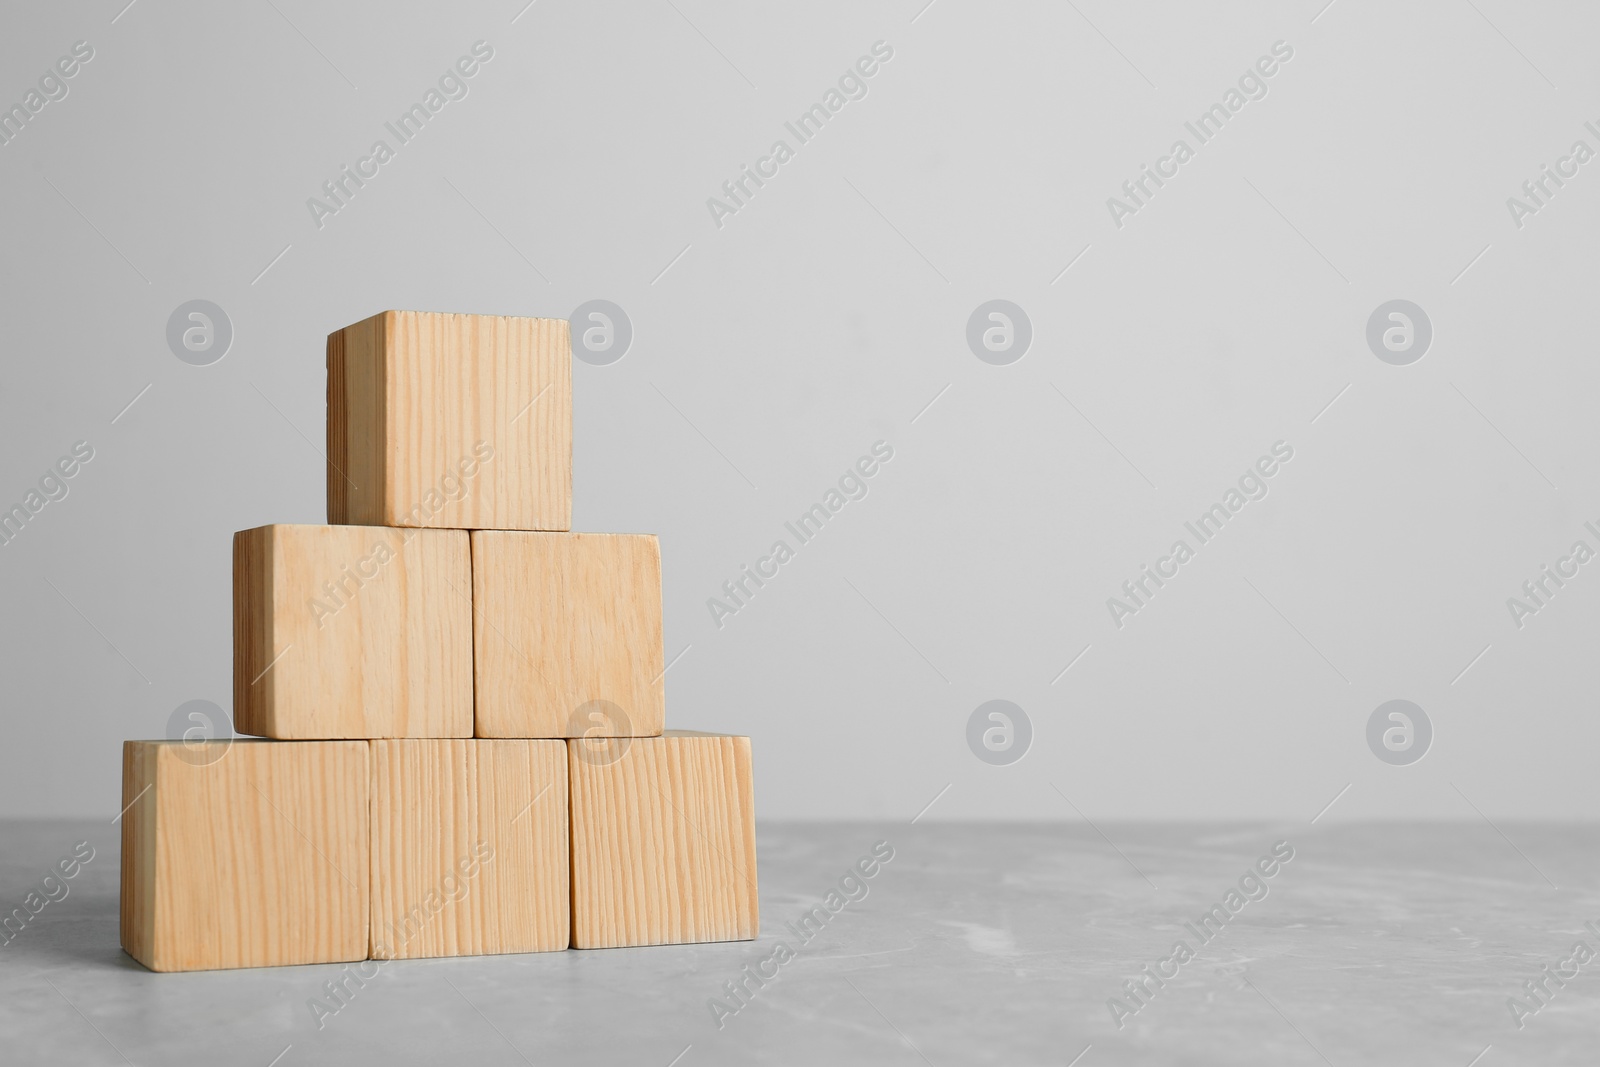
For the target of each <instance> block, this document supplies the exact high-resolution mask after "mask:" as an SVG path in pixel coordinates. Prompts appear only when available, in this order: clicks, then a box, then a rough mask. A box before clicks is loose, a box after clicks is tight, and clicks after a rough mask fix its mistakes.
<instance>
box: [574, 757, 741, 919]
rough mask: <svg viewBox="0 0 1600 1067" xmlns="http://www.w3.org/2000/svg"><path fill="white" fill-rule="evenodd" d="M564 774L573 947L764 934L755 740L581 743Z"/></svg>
mask: <svg viewBox="0 0 1600 1067" xmlns="http://www.w3.org/2000/svg"><path fill="white" fill-rule="evenodd" d="M567 765H568V768H569V771H570V774H571V779H572V799H571V805H572V947H573V948H615V947H619V946H624V945H672V944H686V943H689V942H696V941H746V940H750V939H753V938H754V937H755V936H756V935H757V933H758V932H759V920H758V915H757V903H756V844H755V807H754V790H753V788H752V785H751V767H750V739H749V738H748V737H733V736H728V735H725V734H702V733H694V732H692V731H687V730H668V731H667V732H666V733H665V734H663V735H662V736H660V737H636V738H631V739H616V740H612V741H606V742H601V741H592V740H586V739H585V740H572V741H568V742H567Z"/></svg>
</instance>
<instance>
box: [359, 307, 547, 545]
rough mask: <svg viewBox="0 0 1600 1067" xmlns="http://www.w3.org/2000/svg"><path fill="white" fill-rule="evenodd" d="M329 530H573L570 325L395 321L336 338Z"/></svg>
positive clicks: (374, 321) (418, 315)
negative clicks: (355, 526)
mask: <svg viewBox="0 0 1600 1067" xmlns="http://www.w3.org/2000/svg"><path fill="white" fill-rule="evenodd" d="M327 454H328V521H329V522H331V523H365V524H372V525H381V526H433V527H451V528H457V529H490V530H566V529H569V528H571V526H572V349H571V341H570V334H569V330H568V325H567V322H566V320H564V319H534V318H513V317H508V316H499V315H455V314H445V313H438V312H421V311H385V312H383V313H381V314H379V315H375V316H373V317H372V318H370V319H366V320H364V321H362V322H358V323H355V324H354V325H352V326H347V327H345V328H344V329H343V330H340V331H338V332H337V333H334V334H332V335H330V336H329V338H328V453H327Z"/></svg>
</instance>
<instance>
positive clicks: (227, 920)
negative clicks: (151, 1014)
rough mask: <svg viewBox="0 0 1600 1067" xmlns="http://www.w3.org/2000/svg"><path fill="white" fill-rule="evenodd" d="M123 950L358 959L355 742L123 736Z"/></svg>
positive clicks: (363, 747) (362, 833) (361, 845)
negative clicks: (137, 738)
mask: <svg viewBox="0 0 1600 1067" xmlns="http://www.w3.org/2000/svg"><path fill="white" fill-rule="evenodd" d="M122 794H123V795H122V802H123V806H124V808H123V814H122V905H121V932H122V946H123V948H125V949H126V950H127V952H128V954H129V955H130V956H132V957H133V958H134V959H136V960H138V961H139V962H140V963H142V964H144V965H145V966H146V967H148V968H150V969H151V970H152V971H196V970H211V969H217V968H229V967H271V966H280V965H284V964H294V963H345V962H349V961H353V960H362V959H366V957H367V926H368V883H367V856H368V836H367V798H368V771H367V742H365V741H299V742H278V741H257V740H249V739H241V740H237V741H233V742H227V741H211V742H204V743H190V742H184V741H129V742H126V743H125V744H124V746H123V771H122Z"/></svg>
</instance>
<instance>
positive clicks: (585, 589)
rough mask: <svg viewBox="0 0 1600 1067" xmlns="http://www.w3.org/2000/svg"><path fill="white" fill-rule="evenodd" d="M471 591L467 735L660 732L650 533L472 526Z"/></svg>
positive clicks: (654, 553) (657, 565)
mask: <svg viewBox="0 0 1600 1067" xmlns="http://www.w3.org/2000/svg"><path fill="white" fill-rule="evenodd" d="M472 595H473V609H474V618H473V651H474V656H475V659H474V664H473V670H474V675H475V680H476V689H477V714H476V719H475V730H476V732H477V736H479V737H584V736H617V735H634V736H653V735H657V734H660V733H661V727H662V719H663V716H664V713H665V696H664V693H665V689H664V688H663V678H662V675H663V666H662V659H663V652H662V644H661V546H660V545H659V544H658V543H657V541H656V539H655V538H654V537H653V536H651V535H649V534H590V533H518V532H505V531H495V530H474V531H473V532H472Z"/></svg>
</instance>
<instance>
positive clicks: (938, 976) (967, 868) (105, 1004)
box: [0, 822, 1600, 1067]
mask: <svg viewBox="0 0 1600 1067" xmlns="http://www.w3.org/2000/svg"><path fill="white" fill-rule="evenodd" d="M1100 830H1103V831H1104V832H1105V835H1106V837H1105V838H1103V837H1102V836H1101V835H1100V834H1099V833H1098V832H1096V831H1095V830H1094V829H1092V828H1090V827H1089V826H1087V825H1084V824H1082V823H1073V824H1064V825H1049V824H1031V825H1030V824H1007V825H994V824H990V825H973V824H938V823H932V824H930V823H923V824H919V825H915V826H910V825H905V824H900V825H887V824H883V825H877V824H868V823H861V824H826V825H792V824H791V825H771V824H763V825H762V826H761V827H760V828H759V831H758V852H759V862H760V882H761V919H762V936H761V938H760V940H759V941H756V942H743V943H732V944H721V945H696V946H688V947H679V948H648V949H610V950H601V951H591V952H563V953H548V954H541V955H527V956H502V957H480V958H471V959H449V960H418V961H401V962H396V963H388V964H384V965H383V967H382V968H381V969H380V970H379V972H378V973H377V975H376V976H375V977H372V978H371V979H370V980H368V981H367V982H366V984H365V985H364V986H361V987H359V988H357V987H355V986H354V983H351V984H350V988H352V989H354V990H355V991H354V993H353V994H349V995H347V1001H346V1003H345V1004H344V1005H343V1006H341V1007H340V1008H339V1010H338V1012H337V1013H335V1014H331V1015H324V1017H323V1018H321V1020H320V1026H319V1020H318V1018H317V1017H316V1015H314V1014H313V1012H312V1010H311V1009H310V1008H309V1007H308V1001H310V1000H311V999H313V998H318V997H322V998H324V999H325V1000H326V994H325V993H324V983H325V982H327V981H329V980H330V979H334V978H336V977H339V976H341V975H342V973H343V971H344V968H343V967H341V966H315V967H284V968H273V969H268V970H256V971H232V972H209V973H198V974H175V975H158V974H151V973H149V972H147V971H145V970H144V969H143V968H142V967H140V966H139V965H138V964H136V963H134V962H133V961H132V960H131V959H129V958H128V957H127V956H125V955H123V954H122V952H121V950H120V949H119V948H118V946H117V864H118V859H117V830H116V827H113V826H110V825H109V824H107V823H105V822H96V823H80V822H26V823H23V822H11V823H3V824H0V904H3V906H4V910H5V911H7V912H9V911H10V909H11V908H13V907H18V906H21V905H22V903H23V900H24V897H25V896H26V895H27V893H28V892H29V890H30V889H31V888H32V887H34V886H36V885H37V884H38V882H39V881H40V879H41V878H43V876H44V875H45V874H46V873H48V871H49V868H50V867H51V866H52V865H53V864H54V863H55V861H56V860H57V859H59V858H60V857H62V856H64V855H67V854H68V853H70V852H71V850H72V846H73V845H74V844H75V843H76V842H78V841H80V840H88V841H89V842H91V843H92V844H93V846H94V848H95V850H96V854H95V858H94V859H93V860H92V861H91V862H90V863H89V864H88V865H87V866H86V867H85V868H84V869H83V871H82V872H81V873H80V874H79V875H78V876H77V877H76V878H75V879H73V880H72V881H71V882H70V883H68V884H69V887H70V890H69V893H68V895H67V896H66V897H65V898H64V899H62V900H60V901H58V902H54V903H50V904H48V905H47V906H46V907H45V908H44V909H43V911H42V912H41V913H40V914H39V915H38V917H37V918H35V919H34V920H32V921H31V922H29V923H28V924H27V925H26V926H25V927H24V928H23V929H22V931H21V933H20V934H18V935H17V936H16V937H15V938H14V939H13V940H12V941H11V942H10V943H8V944H4V945H0V1061H3V1062H5V1063H7V1064H9V1063H18V1064H36V1063H37V1064H43V1063H73V1064H80V1065H84V1067H92V1065H96V1064H102V1063H103V1064H121V1063H125V1062H129V1063H133V1064H138V1065H141V1067H143V1065H145V1064H164V1065H182V1064H206V1065H212V1064H219V1063H227V1064H241V1065H247V1067H267V1065H268V1064H270V1063H273V1062H274V1057H278V1056H280V1054H281V1059H278V1060H277V1061H276V1065H277V1067H296V1065H299V1064H376V1063H420V1062H444V1061H449V1062H471V1063H485V1064H496V1063H505V1064H515V1063H523V1062H531V1063H545V1062H550V1063H599V1064H626V1065H637V1067H667V1065H668V1064H675V1065H676V1067H696V1065H699V1064H720V1063H726V1064H752V1063H774V1064H776V1063H784V1064H804V1063H827V1064H830V1065H841V1064H854V1063H871V1064H907V1065H910V1064H918V1063H928V1064H934V1065H937V1067H946V1065H955V1064H971V1063H994V1064H1007V1065H1013V1064H1033V1063H1039V1064H1061V1065H1064V1064H1068V1063H1069V1062H1072V1061H1073V1059H1074V1057H1077V1056H1079V1054H1080V1053H1082V1057H1081V1059H1079V1060H1077V1063H1078V1065H1079V1067H1100V1065H1105V1064H1196V1065H1199V1064H1219V1065H1220V1064H1227V1065H1230V1067H1232V1065H1238V1064H1255V1063H1260V1064H1275V1065H1278V1064H1325V1063H1331V1064H1337V1065H1344V1064H1357V1063H1366V1064H1373V1063H1377V1064H1391V1063H1392V1064H1406V1065H1414V1064H1440V1065H1445V1067H1467V1065H1468V1064H1469V1062H1471V1061H1473V1058H1474V1057H1475V1056H1479V1055H1480V1053H1482V1059H1480V1060H1478V1061H1477V1063H1478V1065H1479V1067H1504V1065H1510V1064H1529V1065H1532V1064H1539V1065H1551V1064H1565V1063H1574V1064H1576V1063H1585V1064H1588V1063H1595V1062H1600V959H1596V960H1595V961H1594V962H1593V963H1591V964H1589V965H1588V966H1586V967H1584V968H1583V969H1582V970H1581V971H1580V972H1579V974H1578V976H1577V977H1575V978H1572V979H1571V980H1570V981H1569V982H1568V983H1567V985H1566V987H1565V988H1564V989H1561V990H1559V991H1558V992H1557V993H1556V995H1555V996H1554V997H1553V998H1552V999H1551V1002H1550V1004H1549V1005H1548V1006H1547V1007H1544V1008H1543V1009H1542V1010H1541V1011H1540V1012H1539V1013H1538V1014H1537V1015H1535V1016H1532V1017H1530V1018H1528V1019H1526V1020H1525V1023H1526V1025H1525V1027H1524V1028H1523V1029H1521V1030H1520V1031H1519V1029H1518V1028H1517V1026H1516V1024H1515V1023H1514V1022H1513V1020H1512V1017H1511V1014H1510V1012H1509V1011H1508V1010H1507V1008H1506V999H1507V997H1509V996H1512V995H1514V994H1518V993H1520V989H1521V984H1522V982H1523V981H1524V980H1525V979H1529V978H1535V977H1537V976H1538V975H1539V972H1540V967H1541V965H1542V964H1544V963H1550V964H1552V965H1555V963H1556V962H1557V961H1558V960H1559V959H1562V958H1564V957H1565V956H1567V955H1568V950H1569V949H1570V948H1571V946H1572V944H1573V943H1574V942H1575V941H1578V940H1580V939H1584V940H1587V941H1588V942H1589V944H1590V945H1591V946H1592V947H1594V948H1595V949H1596V950H1597V951H1600V938H1596V937H1595V936H1594V935H1592V934H1590V933H1588V932H1587V931H1585V930H1584V929H1583V923H1584V921H1585V920H1591V921H1594V922H1595V923H1596V926H1597V927H1600V891H1597V889H1596V886H1597V873H1600V872H1597V867H1600V848H1597V846H1600V827H1595V826H1592V825H1582V824H1579V825H1558V824H1502V825H1501V826H1500V827H1499V831H1497V830H1495V829H1494V828H1492V827H1490V826H1489V825H1487V824H1485V823H1483V822H1478V823H1470V824H1469V823H1448V824H1395V825H1376V824H1366V825H1341V824H1337V823H1334V824H1326V823H1325V824H1322V825H1317V826H1311V825H1307V824H1306V823H1303V822H1302V823H1299V824H1294V825H1291V824H1283V825H1275V826H1272V825H1246V824H1230V825H1196V824H1170V825H1152V824H1112V823H1102V824H1100ZM1500 831H1503V832H1504V836H1502V835H1501V832H1500ZM1106 838H1109V839H1110V842H1115V845H1112V844H1111V843H1108V841H1107V840H1106ZM1508 839H1509V840H1508ZM880 840H887V841H888V842H890V844H891V845H892V847H893V849H894V859H893V860H892V861H891V862H889V863H888V864H886V865H884V866H883V867H882V869H881V870H879V871H878V872H877V873H876V875H875V876H874V877H873V878H871V879H870V880H867V881H866V882H865V886H866V891H867V893H866V896H865V897H864V898H862V899H859V900H857V901H854V902H851V903H848V904H845V905H844V907H843V908H842V910H841V911H839V913H838V914H836V915H834V916H833V917H832V918H831V919H830V920H829V921H828V923H827V924H826V925H825V926H824V927H823V928H822V930H821V932H820V933H818V934H816V935H815V936H814V937H812V938H811V940H810V941H809V942H807V943H802V942H801V941H800V939H799V938H798V937H796V935H795V933H794V932H793V931H792V930H791V929H790V928H789V924H790V923H792V922H794V921H796V920H798V918H799V917H800V916H801V915H802V913H804V912H805V911H806V910H808V909H810V908H813V907H816V906H818V905H820V904H822V903H823V901H824V898H825V897H826V895H827V893H828V892H829V891H830V890H831V889H834V888H835V887H837V886H838V884H839V880H840V877H841V876H842V875H844V874H845V873H846V871H847V870H848V869H849V868H850V867H851V866H852V865H853V864H854V863H855V862H856V860H857V859H858V858H859V857H862V856H865V855H867V854H868V853H869V852H870V851H871V848H872V845H873V843H874V842H876V841H880ZM1280 840H1287V841H1289V842H1290V843H1291V844H1292V845H1293V847H1294V849H1295V858H1294V859H1293V861H1291V862H1290V863H1289V864H1287V865H1286V866H1284V867H1283V868H1282V869H1281V870H1280V871H1279V872H1278V874H1277V875H1276V876H1274V877H1273V878H1272V879H1271V880H1270V881H1269V882H1268V883H1267V884H1268V888H1269V892H1268V895H1267V896H1266V897H1265V898H1264V899H1262V900H1259V901H1256V902H1252V903H1250V904H1248V905H1247V906H1245V908H1244V909H1243V910H1242V912H1241V913H1240V914H1239V916H1238V917H1237V918H1236V919H1234V920H1233V921H1232V922H1231V923H1230V924H1229V925H1228V926H1227V927H1226V928H1225V929H1224V930H1223V931H1222V933H1220V934H1219V935H1217V936H1216V937H1214V938H1213V939H1212V941H1211V943H1210V944H1208V945H1206V946H1204V947H1203V948H1200V949H1199V952H1198V955H1197V957H1196V958H1195V959H1194V960H1192V961H1191V962H1189V963H1188V964H1186V965H1184V966H1183V967H1182V969H1181V970H1180V971H1179V973H1178V976H1177V977H1175V978H1173V979H1171V980H1170V981H1168V982H1167V984H1166V986H1165V987H1164V988H1162V989H1161V990H1159V991H1158V992H1157V993H1156V994H1155V996H1154V997H1153V998H1151V1000H1150V1002H1149V1003H1148V1004H1147V1005H1146V1006H1144V1007H1143V1008H1142V1009H1141V1010H1140V1011H1139V1012H1138V1013H1137V1014H1136V1015H1134V1016H1133V1017H1132V1018H1130V1019H1128V1020H1127V1023H1126V1026H1125V1028H1124V1029H1122V1030H1120V1031H1119V1030H1118V1029H1117V1028H1116V1027H1115V1026H1114V1025H1113V1023H1112V1019H1111V1015H1110V1013H1109V1011H1108V1010H1107V1007H1106V1001H1107V998H1109V997H1111V996H1113V995H1117V994H1118V993H1119V991H1120V986H1121V983H1122V981H1123V980H1124V979H1126V978H1130V977H1132V976H1133V975H1134V974H1135V973H1136V972H1137V971H1138V970H1139V969H1140V968H1141V967H1143V966H1144V965H1145V964H1146V963H1150V964H1154V963H1155V961H1156V960H1157V959H1158V958H1160V957H1163V956H1166V955H1167V954H1168V950H1169V949H1170V947H1171V945H1172V943H1173V941H1174V940H1175V939H1177V938H1180V937H1181V938H1186V939H1189V940H1192V936H1191V935H1187V933H1186V931H1185V929H1184V927H1183V922H1184V921H1185V920H1190V921H1193V920H1195V919H1197V918H1198V916H1199V915H1200V913H1202V912H1203V911H1205V910H1206V909H1207V908H1208V907H1209V906H1210V905H1211V904H1212V903H1214V902H1217V901H1220V900H1221V899H1222V897H1223V895H1224V894H1225V893H1226V892H1227V890H1228V888H1229V887H1230V886H1231V885H1233V884H1235V883H1236V881H1237V880H1238V878H1239V877H1240V875H1241V874H1243V873H1244V872H1245V870H1246V869H1247V867H1248V866H1249V865H1250V864H1251V863H1253V862H1254V861H1255V859H1256V858H1257V857H1258V856H1259V855H1260V854H1262V853H1263V852H1265V851H1267V850H1268V849H1269V848H1270V847H1271V845H1272V843H1273V842H1275V841H1280ZM1513 843H1514V844H1513ZM1119 850H1120V852H1119ZM1552 883H1554V884H1553V885H1552ZM1556 886H1559V888H1556ZM854 892H855V893H856V894H857V895H859V893H860V890H859V889H855V890H854ZM780 941H781V942H784V943H785V944H786V945H787V946H788V947H789V948H790V949H792V950H794V953H795V955H794V958H793V959H791V960H789V961H788V962H786V963H784V964H782V966H780V967H778V969H777V977H776V978H774V979H771V980H769V981H768V982H767V984H766V986H765V988H760V989H758V990H757V991H756V993H755V995H754V996H753V997H752V998H751V999H750V1001H749V1003H748V1004H747V1005H746V1006H743V1007H741V1008H740V1010H739V1011H738V1012H737V1013H736V1014H732V1015H730V1016H726V1017H724V1018H723V1019H722V1020H721V1023H722V1025H721V1026H720V1028H719V1025H718V1022H717V1020H716V1019H715V1017H714V1014H713V1011H712V1010H711V1007H710V1006H709V1004H710V1001H711V1000H712V998H716V997H724V998H725V992H724V983H725V982H727V981H730V980H738V979H741V978H742V977H743V973H744V972H743V971H742V968H743V967H744V966H745V965H746V964H751V965H755V964H756V963H757V962H758V961H761V960H764V959H768V958H771V957H772V956H773V954H774V952H775V951H776V946H777V944H778V943H779V942H780ZM1591 971H1593V972H1594V973H1591ZM770 972H771V967H770V966H769V967H768V973H770ZM748 984H749V986H750V987H751V988H755V983H754V982H753V981H751V982H749V983H748ZM328 1003H336V1002H332V1001H328ZM1086 1047H1087V1048H1088V1050H1087V1052H1085V1051H1084V1050H1085V1048H1086ZM1486 1047H1487V1048H1488V1051H1487V1052H1486V1053H1485V1052H1484V1051H1483V1050H1484V1049H1485V1048H1486ZM680 1054H681V1058H680V1059H676V1060H675V1059H674V1057H679V1056H680ZM124 1057H125V1059H124Z"/></svg>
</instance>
